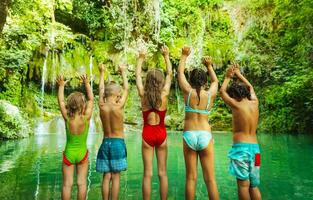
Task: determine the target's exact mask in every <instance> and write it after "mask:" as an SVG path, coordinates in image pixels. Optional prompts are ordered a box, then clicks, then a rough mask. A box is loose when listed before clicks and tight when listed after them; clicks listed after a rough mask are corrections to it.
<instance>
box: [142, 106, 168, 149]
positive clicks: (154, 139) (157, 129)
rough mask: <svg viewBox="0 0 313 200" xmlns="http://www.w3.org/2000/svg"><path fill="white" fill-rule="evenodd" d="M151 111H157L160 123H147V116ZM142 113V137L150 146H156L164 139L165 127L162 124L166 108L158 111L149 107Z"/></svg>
mask: <svg viewBox="0 0 313 200" xmlns="http://www.w3.org/2000/svg"><path fill="white" fill-rule="evenodd" d="M151 112H154V113H157V114H158V115H159V118H160V123H159V124H156V125H150V124H148V116H149V114H150V113H151ZM142 114H143V130H142V138H143V140H144V141H145V142H146V143H148V144H149V145H150V146H152V147H154V146H156V147H158V146H160V145H161V144H162V143H163V142H164V141H165V139H166V128H165V124H164V119H165V114H166V110H163V111H159V110H157V109H150V110H146V111H143V112H142Z"/></svg>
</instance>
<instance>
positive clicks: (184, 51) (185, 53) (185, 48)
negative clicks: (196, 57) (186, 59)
mask: <svg viewBox="0 0 313 200" xmlns="http://www.w3.org/2000/svg"><path fill="white" fill-rule="evenodd" d="M190 52H191V50H190V47H187V46H184V47H183V49H182V55H184V56H189V55H190Z"/></svg>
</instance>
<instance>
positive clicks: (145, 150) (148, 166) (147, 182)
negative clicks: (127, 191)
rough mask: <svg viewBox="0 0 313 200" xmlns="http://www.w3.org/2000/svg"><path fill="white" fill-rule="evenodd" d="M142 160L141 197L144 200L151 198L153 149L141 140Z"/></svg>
mask: <svg viewBox="0 0 313 200" xmlns="http://www.w3.org/2000/svg"><path fill="white" fill-rule="evenodd" d="M142 159H143V168H144V172H143V180H142V195H143V199H144V200H148V199H150V198H151V178H152V161H153V147H151V146H150V145H149V144H147V143H146V142H145V141H144V140H142Z"/></svg>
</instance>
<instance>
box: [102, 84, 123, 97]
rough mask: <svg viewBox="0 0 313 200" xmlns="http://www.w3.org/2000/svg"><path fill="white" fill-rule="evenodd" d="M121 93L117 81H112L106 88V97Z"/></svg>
mask: <svg viewBox="0 0 313 200" xmlns="http://www.w3.org/2000/svg"><path fill="white" fill-rule="evenodd" d="M117 90H118V91H120V90H121V87H120V85H119V84H117V83H116V82H115V81H110V82H109V83H107V84H106V86H105V91H104V97H109V96H112V95H113V94H114V92H115V91H117Z"/></svg>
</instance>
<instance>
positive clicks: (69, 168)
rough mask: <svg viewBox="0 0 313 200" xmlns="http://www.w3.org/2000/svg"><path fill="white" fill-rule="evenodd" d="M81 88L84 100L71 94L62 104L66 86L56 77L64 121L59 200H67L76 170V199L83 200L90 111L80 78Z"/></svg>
mask: <svg viewBox="0 0 313 200" xmlns="http://www.w3.org/2000/svg"><path fill="white" fill-rule="evenodd" d="M80 78H81V80H82V81H83V83H84V84H85V88H86V92H87V97H88V100H87V101H86V99H85V96H84V94H82V93H80V92H73V93H71V94H70V95H69V96H68V97H67V102H66V104H65V101H64V86H65V84H66V82H65V81H64V79H63V76H59V77H58V80H57V83H58V85H59V91H58V103H59V106H60V110H61V113H62V116H63V119H64V121H65V130H66V146H65V150H64V152H63V164H62V172H63V187H62V199H63V200H67V199H71V190H72V185H73V175H74V169H75V166H76V174H77V188H78V193H77V199H79V200H83V199H86V195H87V172H88V150H87V144H86V141H87V136H88V131H89V121H90V119H91V115H92V109H93V94H92V90H91V87H90V85H89V81H88V78H87V76H86V75H83V76H81V77H80Z"/></svg>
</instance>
